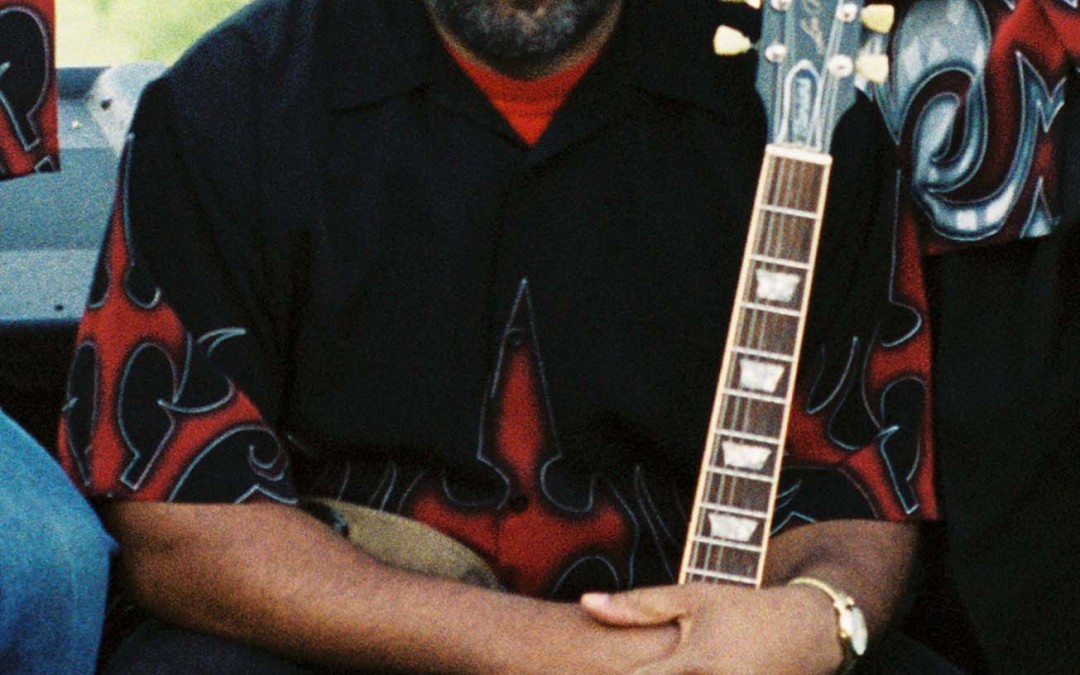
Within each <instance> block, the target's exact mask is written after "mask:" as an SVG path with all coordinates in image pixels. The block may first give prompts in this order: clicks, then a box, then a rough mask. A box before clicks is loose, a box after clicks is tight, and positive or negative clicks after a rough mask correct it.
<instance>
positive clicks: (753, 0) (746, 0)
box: [720, 0, 761, 9]
mask: <svg viewBox="0 0 1080 675" xmlns="http://www.w3.org/2000/svg"><path fill="white" fill-rule="evenodd" d="M720 2H729V3H734V4H739V5H749V6H751V7H753V8H754V9H761V0H720Z"/></svg>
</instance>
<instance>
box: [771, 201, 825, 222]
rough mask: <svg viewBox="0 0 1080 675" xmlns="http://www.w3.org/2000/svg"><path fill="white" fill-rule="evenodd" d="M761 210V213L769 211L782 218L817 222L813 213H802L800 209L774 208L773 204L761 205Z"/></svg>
mask: <svg viewBox="0 0 1080 675" xmlns="http://www.w3.org/2000/svg"><path fill="white" fill-rule="evenodd" d="M761 209H762V210H763V211H769V212H770V213H778V214H780V215H784V216H791V217H793V218H807V219H809V220H817V214H816V213H814V212H813V211H803V210H801V209H792V208H788V207H786V206H775V205H773V204H762V205H761Z"/></svg>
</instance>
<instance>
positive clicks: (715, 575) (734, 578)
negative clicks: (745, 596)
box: [686, 567, 757, 584]
mask: <svg viewBox="0 0 1080 675" xmlns="http://www.w3.org/2000/svg"><path fill="white" fill-rule="evenodd" d="M686 571H687V573H688V574H697V575H698V576H702V577H707V578H710V579H716V580H718V581H729V582H733V583H737V584H757V577H745V576H743V575H741V574H725V573H724V572H714V571H712V570H707V569H701V568H698V567H687V569H686Z"/></svg>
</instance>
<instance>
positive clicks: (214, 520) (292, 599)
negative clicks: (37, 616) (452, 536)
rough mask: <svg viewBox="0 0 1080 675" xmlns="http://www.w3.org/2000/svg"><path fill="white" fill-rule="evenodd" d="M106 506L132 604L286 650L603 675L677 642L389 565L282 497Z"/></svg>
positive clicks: (442, 667)
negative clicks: (261, 501)
mask: <svg viewBox="0 0 1080 675" xmlns="http://www.w3.org/2000/svg"><path fill="white" fill-rule="evenodd" d="M105 516H106V520H107V522H108V523H109V525H110V529H111V530H112V531H113V532H114V533H115V535H116V536H117V537H118V539H119V540H120V544H121V551H122V553H121V559H120V565H121V569H122V572H123V574H124V577H125V578H126V581H127V584H128V587H129V588H130V590H131V592H132V593H133V595H134V597H135V599H136V600H137V601H138V602H139V603H140V604H142V605H143V606H145V607H147V608H148V609H150V610H151V611H152V612H154V613H155V614H156V615H158V616H160V617H161V618H163V619H165V620H168V621H172V622H174V623H177V624H179V625H183V626H186V627H190V628H194V629H197V630H202V631H206V632H212V633H217V634H222V635H225V636H227V637H230V638H233V639H237V640H240V641H243V642H247V643H251V644H256V645H259V646H262V647H265V648H268V649H270V650H272V651H276V652H279V653H283V654H286V655H288V656H290V657H293V658H295V659H297V660H302V661H315V662H321V663H325V664H332V665H343V666H350V667H355V666H362V665H378V666H389V667H394V668H402V669H408V670H418V671H456V672H463V671H506V670H514V671H515V672H525V671H528V670H530V669H532V670H535V671H537V672H557V671H560V670H561V671H563V672H586V671H588V672H601V671H602V670H612V671H617V670H625V669H626V668H628V667H629V666H631V665H632V664H634V663H639V662H641V661H643V660H648V659H650V658H654V657H655V656H657V655H659V654H661V653H663V652H664V651H665V650H667V649H669V648H670V647H671V646H672V645H673V644H674V640H675V633H674V631H673V630H672V629H671V628H670V627H667V628H665V627H660V628H655V629H652V628H650V629H642V630H635V631H630V632H627V631H620V630H617V629H612V628H607V627H603V626H600V625H597V624H596V623H594V622H592V621H591V620H590V619H588V618H587V617H586V616H585V615H584V614H582V613H581V611H580V610H579V609H578V608H577V607H576V606H574V605H565V604H557V603H550V602H543V601H538V600H534V599H529V598H524V597H521V596H514V595H510V594H506V593H498V592H494V591H487V590H483V589H479V588H474V587H471V586H464V585H461V584H458V583H454V582H449V581H443V580H438V579H432V578H429V577H424V576H420V575H416V574H412V573H408V572H403V571H400V570H393V569H390V568H387V567H385V566H383V565H381V564H379V563H377V562H376V561H374V560H372V559H371V558H370V557H368V556H366V555H365V554H363V553H361V552H360V551H358V550H356V549H355V548H354V547H353V546H351V545H350V544H349V543H348V542H347V541H345V540H344V539H341V538H340V537H337V536H335V535H334V534H333V533H331V532H330V531H329V529H328V528H326V527H325V526H324V525H322V524H321V523H319V522H318V521H316V520H314V519H312V518H310V517H309V516H307V515H306V514H304V513H302V512H300V511H298V510H296V509H293V508H290V507H286V506H282V505H276V504H258V505H243V506H235V505H172V504H140V503H127V504H116V505H112V506H109V507H107V509H106V513H105ZM593 659H595V661H593ZM601 664H603V667H601Z"/></svg>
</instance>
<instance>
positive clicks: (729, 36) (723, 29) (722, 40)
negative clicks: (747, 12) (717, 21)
mask: <svg viewBox="0 0 1080 675" xmlns="http://www.w3.org/2000/svg"><path fill="white" fill-rule="evenodd" d="M753 48H754V43H753V42H751V41H750V38H748V37H746V36H745V35H743V34H742V33H740V32H739V31H738V30H736V29H734V28H732V27H731V26H720V27H718V28H717V29H716V34H715V35H713V51H714V52H716V53H717V54H718V55H720V56H735V55H736V54H744V53H746V52H748V51H750V50H751V49H753Z"/></svg>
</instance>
